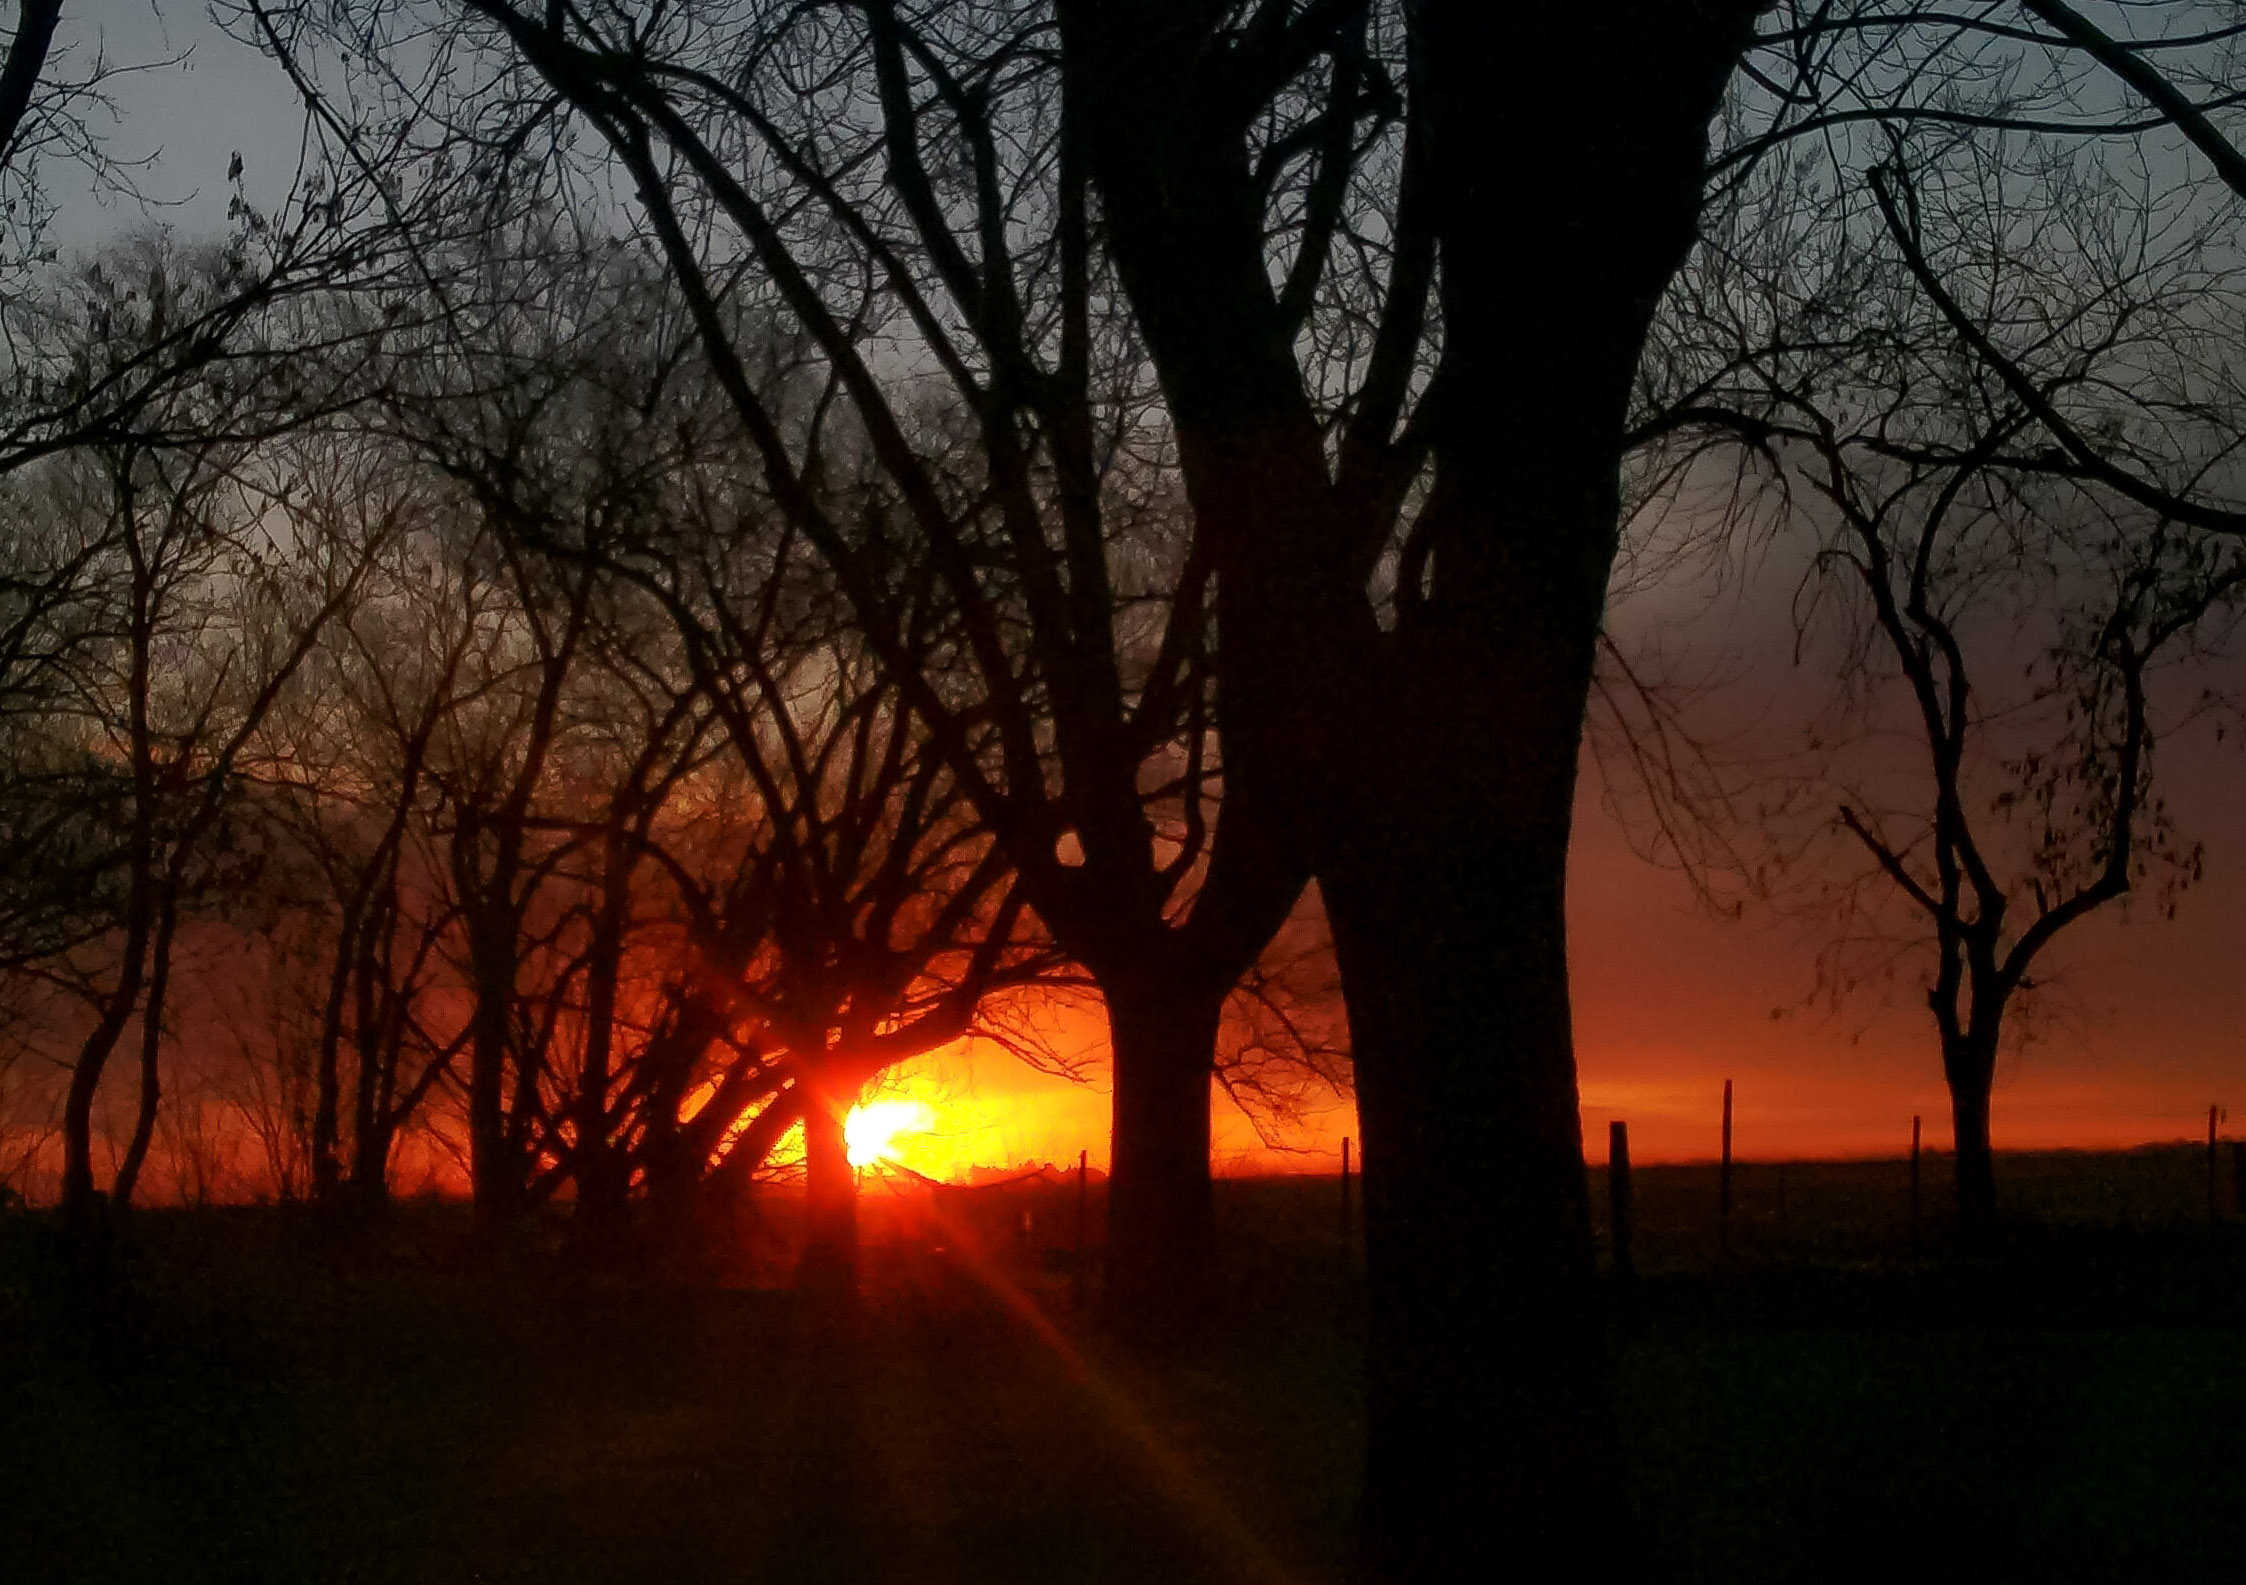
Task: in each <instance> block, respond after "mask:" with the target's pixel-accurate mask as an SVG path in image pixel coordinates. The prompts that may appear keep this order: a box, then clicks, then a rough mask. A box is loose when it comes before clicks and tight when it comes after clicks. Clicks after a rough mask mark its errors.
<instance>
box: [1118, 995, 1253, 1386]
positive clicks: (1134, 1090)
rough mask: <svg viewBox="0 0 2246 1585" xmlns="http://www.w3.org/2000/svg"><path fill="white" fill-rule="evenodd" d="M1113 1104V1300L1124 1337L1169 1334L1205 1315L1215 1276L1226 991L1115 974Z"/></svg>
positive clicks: (1158, 1338)
mask: <svg viewBox="0 0 2246 1585" xmlns="http://www.w3.org/2000/svg"><path fill="white" fill-rule="evenodd" d="M1101 988H1102V989H1103V990H1104V991H1105V993H1106V996H1107V1016H1108V1030H1109V1035H1110V1044H1111V1048H1112V1050H1113V1052H1114V1082H1115V1105H1114V1112H1113V1118H1114V1121H1113V1132H1112V1133H1111V1135H1110V1136H1109V1142H1108V1143H1109V1158H1108V1159H1109V1168H1108V1171H1109V1176H1108V1202H1107V1203H1108V1234H1107V1236H1108V1248H1107V1307H1108V1314H1109V1316H1110V1318H1111V1319H1112V1320H1113V1321H1114V1323H1115V1324H1116V1325H1117V1326H1118V1327H1119V1328H1120V1329H1121V1330H1122V1331H1123V1332H1124V1333H1125V1334H1126V1335H1130V1336H1135V1337H1138V1338H1141V1339H1142V1340H1146V1341H1152V1342H1165V1341H1172V1340H1175V1339H1178V1338H1181V1337H1184V1336H1187V1335H1190V1334H1191V1333H1192V1332H1193V1331H1194V1330H1196V1329H1197V1328H1198V1327H1199V1326H1200V1324H1201V1323H1202V1322H1203V1321H1204V1320H1205V1319H1206V1318H1207V1316H1208V1313H1209V1310H1210V1307H1211V1303H1212V1301H1213V1297H1214V1288H1215V1280H1216V1271H1215V1255H1216V1224H1215V1216H1214V1207H1213V1204H1212V1201H1211V1196H1210V1188H1209V1077H1210V1072H1211V1064H1212V1061H1213V1057H1214V1052H1215V1048H1216V1037H1217V1020H1218V1018H1219V1016H1220V1015H1221V1014H1222V1012H1223V1008H1224V997H1225V992H1224V990H1222V989H1220V990H1218V991H1216V992H1215V993H1213V994H1212V993H1210V992H1208V991H1206V990H1198V989H1194V988H1191V987H1186V986H1181V985H1180V984H1178V983H1177V982H1176V981H1174V980H1165V979H1163V978H1161V977H1157V976H1131V977H1120V976H1107V977H1103V979H1102V982H1101Z"/></svg>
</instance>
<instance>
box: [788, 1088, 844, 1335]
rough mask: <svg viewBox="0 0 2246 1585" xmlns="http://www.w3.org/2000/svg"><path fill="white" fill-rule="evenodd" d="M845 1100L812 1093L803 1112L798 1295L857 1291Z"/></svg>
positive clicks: (823, 1296) (832, 1296) (840, 1294)
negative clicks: (844, 1124)
mask: <svg viewBox="0 0 2246 1585" xmlns="http://www.w3.org/2000/svg"><path fill="white" fill-rule="evenodd" d="M849 1106H850V1103H849V1100H848V1099H847V1098H846V1097H844V1096H841V1095H836V1094H827V1093H823V1092H822V1093H814V1094H812V1095H811V1096H810V1097H809V1104H807V1105H806V1106H805V1107H804V1112H803V1173H804V1208H803V1258H802V1260H801V1261H800V1262H799V1263H798V1265H797V1266H796V1287H797V1289H798V1290H799V1291H801V1292H803V1293H806V1294H810V1295H812V1296H814V1297H817V1298H821V1299H836V1298H846V1297H848V1296H849V1295H851V1294H853V1293H855V1292H856V1291H857V1288H858V1175H857V1173H856V1171H855V1170H853V1169H852V1167H851V1165H850V1150H849V1145H848V1143H847V1142H846V1141H845V1139H844V1137H843V1118H844V1116H845V1114H846V1113H847V1112H848V1111H849Z"/></svg>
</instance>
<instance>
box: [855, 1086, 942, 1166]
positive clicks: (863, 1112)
mask: <svg viewBox="0 0 2246 1585" xmlns="http://www.w3.org/2000/svg"><path fill="white" fill-rule="evenodd" d="M935 1122H936V1114H935V1112H934V1110H933V1109H931V1108H930V1107H929V1106H928V1105H927V1104H926V1103H925V1102H921V1101H868V1102H866V1103H865V1104H864V1105H862V1106H853V1107H852V1108H850V1115H849V1116H848V1117H846V1118H844V1119H843V1120H842V1138H843V1143H844V1145H845V1146H846V1147H847V1149H848V1150H849V1152H850V1165H852V1166H853V1167H870V1166H872V1165H873V1164H874V1163H875V1162H877V1161H881V1160H883V1159H885V1158H891V1157H894V1156H895V1155H896V1141H897V1136H898V1135H899V1134H920V1133H926V1132H927V1131H928V1130H929V1129H930V1128H932V1127H934V1126H935Z"/></svg>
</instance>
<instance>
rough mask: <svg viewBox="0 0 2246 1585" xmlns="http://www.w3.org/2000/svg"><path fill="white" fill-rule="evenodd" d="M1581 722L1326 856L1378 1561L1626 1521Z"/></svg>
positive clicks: (1525, 1552) (1432, 1571)
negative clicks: (1589, 983)
mask: <svg viewBox="0 0 2246 1585" xmlns="http://www.w3.org/2000/svg"><path fill="white" fill-rule="evenodd" d="M1573 741H1574V734H1573V733H1562V734H1557V735H1556V737H1555V740H1554V741H1552V742H1551V743H1550V744H1549V752H1548V753H1547V754H1545V755H1542V756H1535V757H1534V759H1535V762H1534V763H1530V764H1525V765H1520V766H1518V767H1516V768H1515V770H1514V772H1513V774H1512V775H1511V776H1510V777H1509V778H1508V779H1509V781H1510V783H1511V785H1510V786H1509V787H1502V788H1492V787H1491V786H1490V785H1489V781H1488V779H1487V778H1486V777H1482V776H1472V777H1467V776H1464V775H1463V773H1462V770H1461V767H1459V766H1457V765H1455V764H1453V765H1449V766H1447V767H1445V768H1444V771H1443V774H1447V775H1448V776H1450V777H1452V778H1454V780H1458V779H1463V780H1467V781H1469V782H1470V784H1471V785H1472V786H1473V787H1474V788H1476V789H1477V790H1480V791H1482V792H1484V793H1485V794H1488V795H1490V796H1489V798H1488V802H1487V803H1486V804H1484V805H1483V806H1482V809H1481V811H1480V812H1477V810H1476V808H1475V805H1476V803H1477V802H1478V801H1479V800H1476V799H1472V798H1468V797H1461V796H1457V795H1455V794H1454V795H1452V796H1439V795H1438V796H1430V797H1428V798H1427V800H1426V803H1427V805H1432V807H1427V806H1422V807H1420V808H1417V809H1414V808H1412V807H1409V806H1408V805H1407V804H1405V802H1404V800H1402V799H1399V800H1398V801H1397V807H1395V808H1394V809H1393V811H1392V820H1391V822H1390V823H1388V824H1386V825H1385V826H1384V827H1382V828H1381V829H1380V830H1379V831H1378V833H1377V835H1375V834H1374V833H1372V832H1368V834H1367V838H1366V840H1365V841H1364V842H1362V843H1361V844H1358V845H1354V846H1352V847H1349V848H1347V849H1345V850H1344V851H1342V852H1341V853H1340V854H1338V855H1337V856H1336V858H1335V860H1334V861H1333V862H1332V863H1331V864H1329V865H1328V866H1327V868H1326V871H1325V873H1324V876H1323V880H1322V884H1323V887H1324V891H1325V898H1326V908H1327V914H1328V917H1329V918H1330V920H1331V921H1332V925H1333V932H1334V941H1335V947H1336V951H1337V954H1338V956H1339V959H1340V964H1341V970H1342V980H1343V985H1344V988H1345V990H1346V992H1347V995H1348V999H1349V1017H1350V1030H1351V1036H1352V1041H1353V1045H1354V1051H1355V1060H1356V1076H1357V1105H1358V1110H1359V1115H1360V1118H1361V1122H1362V1128H1363V1135H1364V1140H1365V1157H1364V1162H1365V1167H1364V1194H1365V1250H1366V1271H1367V1277H1368V1280H1369V1287H1370V1292H1371V1299H1372V1317H1371V1319H1372V1332H1371V1339H1370V1344H1371V1347H1370V1356H1369V1360H1370V1374H1369V1379H1368V1391H1367V1427H1366V1429H1367V1444H1366V1475H1365V1492H1364V1503H1365V1506H1364V1515H1363V1538H1364V1551H1365V1563H1366V1567H1367V1571H1368V1573H1369V1576H1370V1577H1371V1578H1372V1579H1375V1580H1446V1579H1455V1578H1462V1577H1466V1576H1468V1575H1471V1574H1474V1573H1477V1572H1480V1571H1482V1570H1484V1569H1486V1568H1487V1566H1488V1563H1489V1560H1490V1557H1491V1547H1492V1545H1493V1538H1497V1537H1502V1538H1503V1540H1504V1553H1505V1555H1507V1556H1517V1557H1523V1558H1526V1557H1534V1556H1547V1557H1556V1556H1566V1555H1568V1554H1569V1553H1570V1552H1571V1551H1574V1550H1578V1549H1580V1548H1581V1547H1582V1545H1583V1544H1584V1539H1585V1538H1586V1537H1588V1536H1604V1537H1607V1538H1608V1539H1609V1544H1611V1542H1612V1538H1613V1537H1614V1536H1615V1533H1616V1530H1617V1527H1618V1525H1619V1524H1620V1523H1621V1516H1622V1515H1623V1514H1624V1513H1626V1511H1627V1507H1626V1503H1625V1501H1624V1493H1623V1486H1622V1473H1621V1468H1620V1459H1619V1454H1618V1451H1617V1449H1618V1443H1617V1436H1616V1427H1615V1424H1614V1421H1613V1417H1612V1410H1611V1408H1610V1405H1609V1402H1608V1394H1607V1371H1606V1359H1605V1346H1606V1345H1605V1334H1604V1328H1603V1325H1602V1317H1601V1309H1600V1303H1599V1296H1598V1292H1597V1287H1596V1283H1595V1280H1594V1265H1593V1260H1592V1251H1591V1240H1590V1228H1589V1218H1588V1207H1587V1203H1586V1191H1585V1184H1584V1173H1583V1155H1582V1140H1581V1136H1580V1131H1579V1125H1578V1120H1577V1118H1578V1114H1577V1101H1576V1076H1575V1062H1574V1055H1573V1050H1572V1044H1571V1038H1570V1026H1569V1010H1568V985H1567V946H1566V934H1565V924H1564V919H1565V915H1564V908H1563V894H1564V886H1565V877H1566V865H1567V839H1568V823H1567V811H1568V802H1569V799H1570V796H1571V793H1572V788H1573V783H1574V775H1573V771H1574V758H1573V753H1572V748H1573ZM1509 746H1515V747H1517V746H1519V745H1518V744H1517V743H1509ZM1431 768H1432V767H1431ZM1523 806H1528V807H1527V808H1526V809H1524V807H1523ZM1538 806H1541V807H1540V808H1539V807H1538ZM1524 813H1528V814H1532V815H1534V814H1541V818H1530V819H1523V818H1522V816H1523V814H1524Z"/></svg>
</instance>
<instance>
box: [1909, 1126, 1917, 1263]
mask: <svg viewBox="0 0 2246 1585" xmlns="http://www.w3.org/2000/svg"><path fill="white" fill-rule="evenodd" d="M1918 1129H1919V1118H1918V1115H1917V1114H1916V1113H1913V1114H1912V1116H1911V1253H1912V1254H1913V1255H1916V1254H1917V1253H1918V1237H1919V1234H1918Z"/></svg>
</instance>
